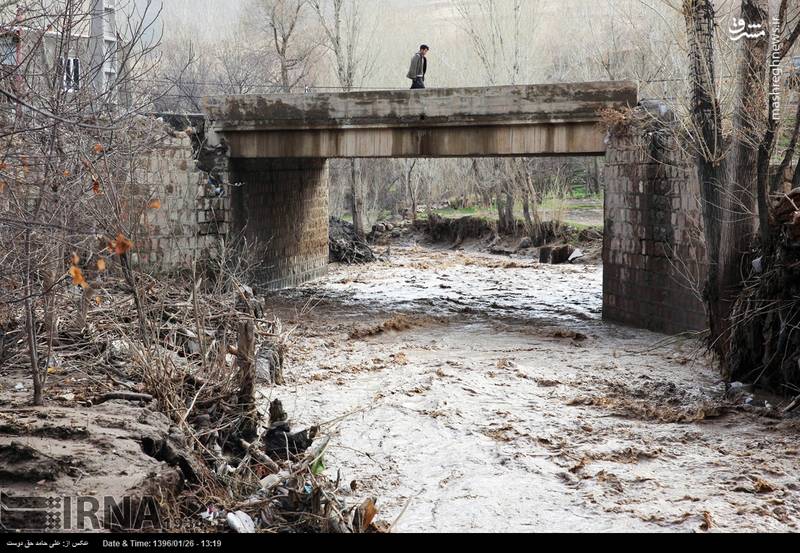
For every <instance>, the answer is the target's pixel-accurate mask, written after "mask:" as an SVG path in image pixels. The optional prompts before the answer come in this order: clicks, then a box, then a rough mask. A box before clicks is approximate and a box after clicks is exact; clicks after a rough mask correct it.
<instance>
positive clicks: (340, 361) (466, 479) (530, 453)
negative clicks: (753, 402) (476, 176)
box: [264, 247, 800, 532]
mask: <svg viewBox="0 0 800 553" xmlns="http://www.w3.org/2000/svg"><path fill="white" fill-rule="evenodd" d="M601 281H602V278H601V269H600V268H599V267H594V266H566V267H554V266H538V265H537V264H534V263H532V262H529V261H524V260H509V259H503V258H497V257H487V256H481V255H477V254H466V253H454V252H449V251H430V250H424V249H420V248H416V247H415V248H400V249H398V248H395V247H393V248H392V257H391V259H390V261H387V262H381V263H378V264H373V265H369V266H361V267H333V268H332V270H331V273H330V275H329V277H328V278H326V279H324V280H322V281H318V282H316V283H314V284H312V285H309V286H306V287H305V288H303V289H301V290H298V291H295V292H291V293H283V294H280V295H277V296H274V297H272V298H270V299H269V300H268V304H270V305H271V307H274V308H276V309H277V310H278V312H279V314H280V315H281V316H282V317H283V318H284V319H285V320H286V321H288V322H290V323H294V324H296V325H297V329H296V331H295V333H294V340H293V344H292V347H290V348H289V353H288V356H289V358H288V360H287V361H288V368H287V378H288V388H287V389H282V390H281V391H280V396H281V398H282V399H283V400H284V403H285V404H287V408H289V410H290V411H291V412H292V413H293V414H294V415H295V418H297V419H298V421H297V422H298V423H300V424H308V425H311V424H319V423H322V424H323V426H324V427H325V428H326V429H327V430H332V431H334V432H335V436H336V437H335V439H334V443H333V444H332V447H331V448H330V450H329V454H328V458H327V459H326V464H327V465H328V466H330V467H336V468H340V470H341V479H342V481H341V487H342V488H344V489H347V490H349V489H350V487H351V482H353V481H354V483H353V484H352V486H353V487H355V489H356V490H357V492H356V493H358V494H365V493H366V494H373V495H374V496H375V497H378V498H379V507H380V508H381V516H382V517H383V518H384V519H385V520H387V521H389V522H392V521H393V520H394V519H395V518H396V517H397V516H398V515H400V514H401V513H403V515H402V517H401V518H400V520H399V522H398V524H397V527H396V531H423V532H430V531H452V532H457V531H512V530H518V531H570V530H596V531H702V530H709V529H711V530H716V529H722V530H729V531H752V530H761V531H776V530H783V531H792V530H796V529H797V522H798V520H800V477H799V476H798V473H797V467H798V446H797V433H798V430H800V424H798V423H797V421H791V420H777V419H773V418H769V417H767V416H764V413H762V412H757V410H755V409H753V408H751V407H743V406H735V405H733V404H732V403H731V402H729V401H728V400H727V399H726V398H725V397H724V385H723V384H722V383H721V382H720V381H719V378H718V376H717V374H716V373H715V371H714V370H713V368H711V366H710V364H709V363H708V361H707V360H706V359H705V358H703V357H702V356H701V355H699V354H698V346H697V344H696V343H695V342H693V341H675V340H671V341H665V338H664V337H663V336H660V335H656V334H652V333H648V332H643V331H638V330H632V329H628V328H622V327H618V326H614V325H609V324H604V323H603V322H602V321H601V318H600V317H601V313H600V312H601ZM264 393H265V395H267V396H270V395H271V394H272V391H271V390H264ZM333 470H336V469H333ZM334 477H335V475H334ZM404 509H405V512H404Z"/></svg>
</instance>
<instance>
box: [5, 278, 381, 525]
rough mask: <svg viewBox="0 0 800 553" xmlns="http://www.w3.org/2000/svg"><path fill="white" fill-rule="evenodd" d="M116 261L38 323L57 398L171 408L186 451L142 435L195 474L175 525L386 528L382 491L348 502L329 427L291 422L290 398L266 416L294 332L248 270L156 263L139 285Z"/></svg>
mask: <svg viewBox="0 0 800 553" xmlns="http://www.w3.org/2000/svg"><path fill="white" fill-rule="evenodd" d="M113 273H114V270H112V269H111V268H109V270H108V271H107V272H105V273H103V274H100V275H92V274H91V273H90V272H89V271H88V270H87V271H86V273H85V274H86V277H87V286H86V287H85V288H79V287H74V293H73V291H72V290H71V289H70V290H69V291H66V290H65V293H63V294H59V295H58V296H56V298H57V301H58V304H57V305H56V306H55V308H56V309H57V311H58V313H59V317H58V319H57V321H56V325H57V326H56V327H55V328H53V329H52V330H53V332H52V333H48V332H40V333H39V335H38V337H39V340H40V343H39V348H40V351H42V352H48V354H49V357H48V358H47V359H46V367H43V369H42V373H43V374H44V375H46V381H45V400H46V402H47V404H48V405H51V404H58V405H59V407H60V408H61V409H65V408H70V406H72V407H73V408H75V409H82V410H84V411H86V410H88V411H87V412H91V411H93V410H97V409H103V408H106V406H107V405H112V404H111V403H109V402H114V401H116V402H120V401H122V402H124V403H126V404H130V405H136V406H139V407H141V408H143V409H144V408H148V409H151V410H156V411H159V412H161V413H163V414H164V415H166V418H168V419H169V423H168V426H169V427H170V430H169V435H170V436H173V435H174V436H175V440H174V443H180V444H182V447H181V451H180V454H175V448H173V447H171V446H169V444H168V443H167V441H165V440H160V439H159V440H151V441H150V442H148V443H143V445H142V450H143V451H144V453H146V454H147V455H149V456H151V457H155V458H157V459H159V460H162V461H165V462H167V463H168V464H170V465H171V466H173V467H174V468H175V469H176V470H177V471H179V473H180V474H181V477H182V480H183V481H184V482H185V484H186V486H185V487H184V489H183V491H182V492H181V493H180V495H178V496H177V497H176V498H175V501H174V502H165V503H164V504H163V505H160V508H161V509H162V510H163V512H162V513H161V517H160V518H161V520H163V521H164V522H165V524H166V525H169V527H170V528H172V529H192V530H196V529H197V528H198V525H199V527H200V528H201V529H203V530H206V531H208V530H212V531H213V530H218V531H235V532H256V531H267V532H275V531H286V532H367V531H369V532H372V531H379V528H378V526H376V523H375V522H374V518H375V514H374V512H376V511H375V500H369V507H368V508H367V507H365V504H355V503H354V504H353V505H349V506H348V505H347V504H345V502H344V501H343V500H342V499H341V493H340V492H339V489H338V488H339V483H338V482H332V481H330V480H329V479H328V478H327V477H326V475H325V474H324V472H325V464H324V458H325V452H326V450H327V448H328V444H329V441H328V440H329V438H327V437H325V436H324V435H321V432H320V430H319V429H318V428H310V429H295V428H292V427H291V424H290V422H289V417H288V416H287V414H286V412H285V411H284V410H283V408H282V406H281V405H280V401H277V400H275V401H273V402H272V405H271V407H270V409H269V421H268V422H267V423H265V422H264V421H263V418H265V417H262V414H261V413H260V411H259V409H258V406H259V405H260V404H261V403H263V398H261V397H260V395H261V391H260V390H261V389H263V388H265V387H269V386H271V388H269V389H270V392H271V396H273V397H274V395H275V390H276V388H275V387H274V386H280V385H281V384H282V383H283V359H284V353H285V349H286V347H287V338H288V333H287V332H285V331H284V329H283V327H282V324H281V321H279V320H278V319H276V318H274V317H269V316H267V315H266V310H265V306H264V304H263V300H261V299H259V298H257V297H256V296H255V295H254V294H253V291H252V289H250V288H249V287H248V286H246V285H244V284H241V283H240V282H239V281H237V280H236V279H235V278H225V279H220V280H218V281H217V282H215V283H214V284H209V283H206V284H205V285H204V284H203V282H195V281H193V280H192V279H181V278H180V277H175V278H172V279H163V278H155V277H151V276H148V275H145V274H137V279H136V281H135V282H134V286H133V287H130V286H128V285H127V283H126V282H125V280H124V279H122V278H121V277H120V276H119V275H114V274H113ZM89 283H91V284H89ZM87 295H89V297H90V298H91V301H87V298H86V297H85V296H87ZM139 314H141V315H142V320H140V316H139ZM20 317H21V314H19V315H18V316H17V317H16V318H17V319H19V318H20ZM23 327H24V325H21V324H17V325H12V324H10V323H8V322H6V323H4V325H3V327H2V328H3V329H4V334H3V337H4V339H3V342H4V348H3V351H4V356H5V362H4V366H3V372H4V373H5V374H9V373H13V374H14V375H15V376H14V378H15V380H14V381H15V382H17V381H19V380H23V381H24V382H28V381H29V379H30V377H29V376H28V377H27V379H24V378H23V377H22V375H26V374H27V372H28V371H29V370H30V367H29V361H28V351H27V348H26V342H25V336H24V332H23V330H22V328H23ZM17 375H19V376H17ZM47 377H49V381H48V379H47ZM277 389H279V388H277ZM17 393H19V394H21V393H22V392H20V391H17ZM128 402H130V403H128ZM45 409H47V407H45ZM170 443H172V442H170ZM168 446H169V447H168ZM0 453H2V452H0ZM122 468H124V467H122ZM365 509H366V510H367V511H368V513H366V514H365V512H364V511H365ZM369 513H372V514H371V515H370V514H369Z"/></svg>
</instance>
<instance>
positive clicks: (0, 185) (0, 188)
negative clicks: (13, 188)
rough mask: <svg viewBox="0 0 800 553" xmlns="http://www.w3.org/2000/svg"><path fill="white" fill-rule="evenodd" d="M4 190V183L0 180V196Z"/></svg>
mask: <svg viewBox="0 0 800 553" xmlns="http://www.w3.org/2000/svg"><path fill="white" fill-rule="evenodd" d="M5 189H6V181H4V180H0V194H2V193H3V191H4V190H5Z"/></svg>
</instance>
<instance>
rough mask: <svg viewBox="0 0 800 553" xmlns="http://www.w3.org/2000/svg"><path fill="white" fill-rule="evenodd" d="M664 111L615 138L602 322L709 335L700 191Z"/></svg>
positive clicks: (651, 112)
mask: <svg viewBox="0 0 800 553" xmlns="http://www.w3.org/2000/svg"><path fill="white" fill-rule="evenodd" d="M673 119H674V118H673V117H672V116H671V114H670V113H668V112H666V111H665V110H664V109H662V108H661V107H660V106H655V107H652V106H651V107H650V108H649V109H648V108H646V107H640V108H637V109H636V110H635V111H634V113H633V116H632V117H631V119H630V120H629V121H626V122H625V123H623V124H621V125H618V126H617V127H618V128H617V129H615V130H614V131H612V133H611V138H610V143H609V147H608V153H607V158H606V174H605V176H606V192H605V218H606V223H605V242H604V247H603V263H604V283H603V317H604V318H605V319H607V320H611V321H616V322H620V323H623V324H628V325H631V326H636V327H640V328H647V329H649V330H653V331H656V332H663V333H668V334H677V333H681V332H685V331H693V330H702V329H704V328H706V316H705V310H704V307H703V303H702V300H701V298H700V293H699V290H700V289H701V288H702V286H701V285H700V284H699V283H701V282H702V281H703V279H704V276H705V273H706V254H705V249H704V246H703V240H702V226H701V213H700V203H699V195H700V187H699V183H698V178H697V174H696V171H695V170H694V169H693V166H692V164H691V163H690V160H689V159H688V158H687V156H686V154H685V153H684V151H683V150H682V149H681V148H680V147H679V144H678V143H677V141H676V133H674V132H673V128H672V124H673V123H672V121H673Z"/></svg>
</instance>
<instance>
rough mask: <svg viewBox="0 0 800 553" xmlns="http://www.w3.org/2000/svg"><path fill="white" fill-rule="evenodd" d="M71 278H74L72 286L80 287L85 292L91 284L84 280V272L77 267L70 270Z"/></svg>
mask: <svg viewBox="0 0 800 553" xmlns="http://www.w3.org/2000/svg"><path fill="white" fill-rule="evenodd" d="M69 276H71V277H72V284H74V285H75V286H80V287H81V288H83V289H84V290H86V289H87V288H89V283H88V282H86V279H85V278H83V272H82V271H81V270H80V269H79V268H77V267H76V266H75V265H73V266H72V267H70V268H69Z"/></svg>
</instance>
